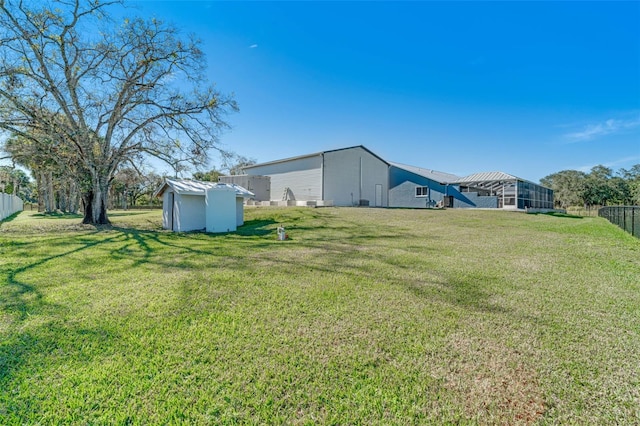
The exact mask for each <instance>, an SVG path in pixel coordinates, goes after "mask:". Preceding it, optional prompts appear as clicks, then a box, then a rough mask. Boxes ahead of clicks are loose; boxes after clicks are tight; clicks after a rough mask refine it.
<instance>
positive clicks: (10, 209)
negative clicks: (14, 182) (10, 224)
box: [0, 192, 24, 220]
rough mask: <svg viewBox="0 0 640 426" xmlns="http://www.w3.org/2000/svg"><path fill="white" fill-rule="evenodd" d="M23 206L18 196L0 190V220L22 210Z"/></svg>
mask: <svg viewBox="0 0 640 426" xmlns="http://www.w3.org/2000/svg"><path fill="white" fill-rule="evenodd" d="M23 208H24V204H23V203H22V200H21V199H20V198H19V197H16V196H15V195H9V194H3V193H2V192H0V220H4V219H5V218H7V217H9V216H11V215H12V214H14V213H16V212H20V211H22V209H23Z"/></svg>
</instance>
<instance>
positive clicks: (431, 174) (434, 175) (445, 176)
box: [389, 161, 460, 183]
mask: <svg viewBox="0 0 640 426" xmlns="http://www.w3.org/2000/svg"><path fill="white" fill-rule="evenodd" d="M389 164H391V165H392V166H393V167H397V168H399V169H403V170H406V171H408V172H411V173H414V174H416V175H418V176H422V177H425V178H427V179H431V180H433V181H436V182H438V183H451V182H453V181H455V180H457V179H460V176H456V175H453V174H451V173H445V172H439V171H437V170H431V169H423V168H422V167H416V166H408V165H406V164H400V163H394V162H391V161H390V162H389Z"/></svg>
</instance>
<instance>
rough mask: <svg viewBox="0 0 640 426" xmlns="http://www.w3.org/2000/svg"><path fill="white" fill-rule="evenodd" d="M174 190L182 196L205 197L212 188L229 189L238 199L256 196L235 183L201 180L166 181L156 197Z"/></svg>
mask: <svg viewBox="0 0 640 426" xmlns="http://www.w3.org/2000/svg"><path fill="white" fill-rule="evenodd" d="M169 188H171V189H173V191H174V192H175V193H176V194H180V195H202V196H204V195H205V191H206V190H207V189H211V188H229V189H233V190H234V191H235V192H236V197H244V198H250V197H253V196H255V194H254V193H253V192H251V191H248V190H247V189H245V188H243V187H242V186H240V185H237V184H235V183H221V182H201V181H199V180H178V179H176V180H174V179H166V180H165V182H164V183H163V184H162V186H161V187H160V188H158V190H157V191H156V194H155V196H156V197H160V196H162V194H163V193H164V192H165V191H166V190H167V189H169Z"/></svg>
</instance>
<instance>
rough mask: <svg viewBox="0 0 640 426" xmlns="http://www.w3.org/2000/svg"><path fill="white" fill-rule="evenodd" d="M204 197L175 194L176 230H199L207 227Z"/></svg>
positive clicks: (174, 219)
mask: <svg viewBox="0 0 640 426" xmlns="http://www.w3.org/2000/svg"><path fill="white" fill-rule="evenodd" d="M204 198H205V197H203V196H202V195H186V194H182V195H180V194H176V195H175V199H174V203H175V209H174V212H173V215H174V218H173V221H174V228H173V230H174V231H177V232H187V231H198V230H201V229H205V228H206V226H207V222H206V214H205V202H204Z"/></svg>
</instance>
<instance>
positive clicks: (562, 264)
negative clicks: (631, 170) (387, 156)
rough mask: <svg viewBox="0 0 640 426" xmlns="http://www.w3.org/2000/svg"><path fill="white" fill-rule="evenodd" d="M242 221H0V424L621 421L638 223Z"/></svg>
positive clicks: (631, 413)
mask: <svg viewBox="0 0 640 426" xmlns="http://www.w3.org/2000/svg"><path fill="white" fill-rule="evenodd" d="M245 216H246V217H245V219H246V225H245V226H243V227H242V228H240V229H239V232H237V233H234V234H225V235H208V234H203V233H187V234H175V233H171V232H167V231H163V230H161V229H160V221H161V219H160V217H161V212H159V211H152V212H142V211H131V212H114V213H112V214H111V220H112V221H113V226H112V227H105V228H100V229H96V228H95V227H91V226H85V225H80V224H79V222H80V219H79V218H77V217H75V218H65V217H52V218H47V217H43V216H41V215H38V214H36V213H32V212H23V213H21V214H20V215H18V216H16V217H13V218H12V219H11V220H9V221H5V222H3V223H2V224H0V424H201V425H208V424H339V425H344V424H363V425H365V424H366V425H376V424H377V425H383V424H384V425H386V424H509V425H511V424H581V425H582V424H638V423H640V240H638V239H636V238H633V237H632V236H630V235H628V234H626V233H624V232H623V231H622V230H620V229H618V228H617V227H615V226H614V225H611V224H610V223H608V222H606V221H605V220H604V219H601V218H576V217H571V216H550V215H525V214H518V213H509V212H499V211H470V210H444V211H435V210H389V209H357V208H323V209H299V208H287V209H284V208H283V209H278V208H249V209H247V211H246V215H245ZM279 224H282V225H284V226H285V227H286V229H287V233H288V234H289V237H290V240H289V241H276V240H275V235H276V233H275V230H276V227H277V226H278V225H279Z"/></svg>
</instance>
